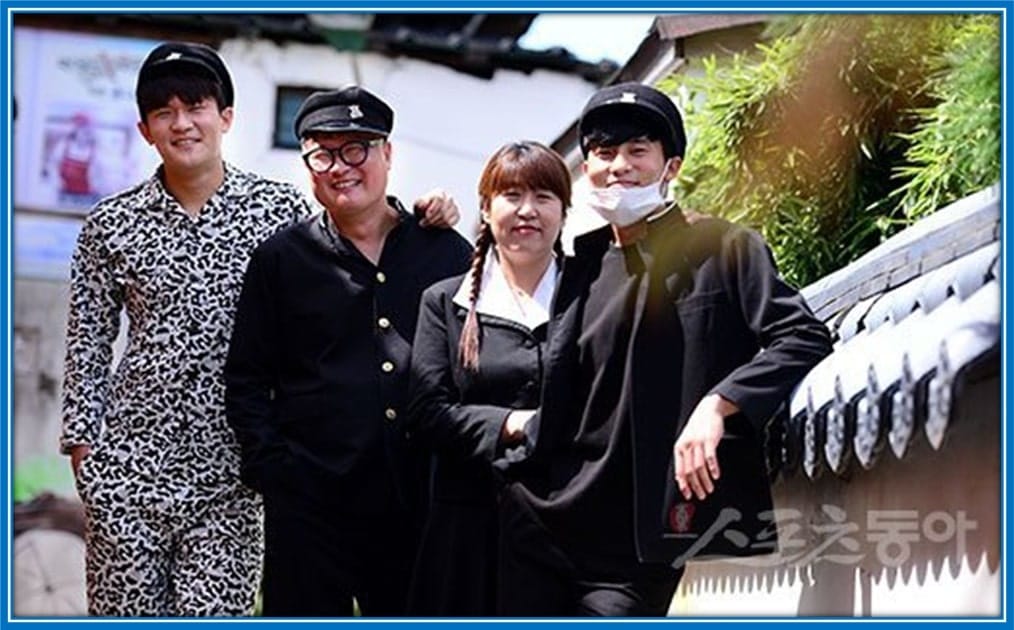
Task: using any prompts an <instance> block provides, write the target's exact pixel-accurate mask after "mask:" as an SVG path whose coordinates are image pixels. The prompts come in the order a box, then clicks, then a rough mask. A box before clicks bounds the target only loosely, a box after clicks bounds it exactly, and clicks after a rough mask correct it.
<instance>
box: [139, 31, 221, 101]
mask: <svg viewBox="0 0 1014 630" xmlns="http://www.w3.org/2000/svg"><path fill="white" fill-rule="evenodd" d="M187 74H200V75H203V76H206V77H208V78H210V79H211V80H213V81H215V82H216V83H218V84H219V85H220V86H221V87H222V96H223V98H224V99H225V103H224V105H225V107H232V105H233V102H234V99H235V93H234V91H233V87H232V78H231V77H230V76H229V70H228V68H226V66H225V62H224V61H222V58H221V57H219V55H218V53H217V52H215V49H214V48H211V47H210V46H205V45H204V44H195V43H192V42H166V43H164V44H160V45H159V46H157V47H156V48H155V49H154V50H152V51H151V52H150V53H148V56H147V57H146V58H145V59H144V61H143V62H142V63H141V69H140V70H139V71H138V73H137V85H138V87H140V86H141V84H143V83H147V82H149V81H153V80H157V79H160V78H163V77H166V76H172V75H187Z"/></svg>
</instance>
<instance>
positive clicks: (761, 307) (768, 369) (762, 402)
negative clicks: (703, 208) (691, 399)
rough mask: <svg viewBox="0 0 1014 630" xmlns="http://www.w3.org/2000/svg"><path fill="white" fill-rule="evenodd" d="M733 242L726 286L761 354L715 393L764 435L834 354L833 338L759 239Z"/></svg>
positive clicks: (742, 235) (748, 235) (739, 237)
mask: <svg viewBox="0 0 1014 630" xmlns="http://www.w3.org/2000/svg"><path fill="white" fill-rule="evenodd" d="M729 239H730V240H729V242H727V243H726V256H725V259H724V260H725V270H724V271H725V274H726V278H727V286H729V287H730V290H731V291H732V292H733V294H734V295H736V297H737V299H738V301H739V308H740V310H741V312H742V316H743V319H744V321H745V322H746V324H747V326H748V327H749V328H750V330H751V331H752V333H753V334H754V336H755V337H756V339H757V343H758V345H759V346H760V348H761V351H760V352H759V353H758V354H757V355H756V356H755V357H754V358H753V359H752V360H751V361H749V362H748V363H746V364H744V365H742V366H740V367H739V368H737V369H735V370H733V371H732V372H731V373H730V374H729V375H728V376H726V377H725V378H724V379H722V381H721V382H720V383H718V385H716V386H715V387H714V388H713V389H712V390H711V393H717V394H719V395H721V396H723V397H724V398H727V399H728V400H730V401H732V402H733V403H735V404H736V405H737V406H738V407H739V408H740V410H741V411H742V412H743V413H744V414H745V415H746V416H747V418H749V420H750V422H751V424H753V426H754V427H755V428H757V429H758V430H760V429H762V428H763V425H764V424H766V423H767V421H768V420H769V419H770V418H771V416H772V415H773V414H774V413H775V411H776V410H777V408H778V405H779V404H781V403H782V402H783V401H784V400H785V399H786V398H787V397H788V396H789V394H790V393H791V392H792V390H793V388H795V386H796V385H797V384H798V383H799V381H800V380H802V378H803V377H804V376H806V374H807V372H809V371H810V369H812V368H813V367H814V366H815V365H816V364H817V363H819V362H820V360H821V359H823V358H824V357H825V356H827V355H828V354H830V353H831V338H830V334H829V333H828V331H827V327H825V326H824V324H823V323H822V322H821V321H820V320H818V319H817V318H816V317H815V316H814V315H813V313H812V312H811V311H810V308H809V307H808V306H807V305H806V302H805V301H804V300H803V297H802V296H801V295H800V294H799V292H798V291H796V290H795V289H794V288H792V287H790V286H789V285H788V284H786V283H785V282H784V281H783V280H782V279H781V277H779V275H778V270H777V269H776V267H775V262H774V258H773V257H772V255H771V251H770V250H769V249H768V247H767V245H766V244H765V243H764V241H763V239H762V238H761V237H760V235H759V234H757V233H756V232H753V231H750V230H735V231H734V232H732V233H731V235H730V236H729Z"/></svg>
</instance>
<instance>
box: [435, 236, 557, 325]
mask: <svg viewBox="0 0 1014 630" xmlns="http://www.w3.org/2000/svg"><path fill="white" fill-rule="evenodd" d="M557 269H558V266H557V263H556V258H553V259H552V260H551V261H550V262H549V266H548V267H547V268H546V272H545V273H543V274H542V279H540V280H539V284H538V286H536V287H535V293H534V294H533V295H532V296H528V295H525V293H524V292H523V291H515V290H514V289H513V288H512V287H511V285H510V283H509V282H507V276H505V275H504V272H503V268H502V267H501V266H500V263H499V261H498V260H497V257H496V256H495V255H494V254H493V250H492V248H490V251H489V253H487V254H486V263H485V265H483V269H482V287H481V289H480V290H479V299H478V301H477V302H476V304H475V310H476V312H478V313H482V314H483V315H491V316H493V317H499V318H501V319H506V320H508V321H512V322H515V323H518V324H521V325H522V326H525V327H526V328H528V329H529V330H535V329H536V328H538V327H539V326H541V325H542V324H545V323H546V322H548V321H549V308H550V304H551V303H552V300H553V292H554V291H556V276H557ZM471 293H472V276H471V275H467V276H465V279H464V280H463V281H462V282H461V286H460V287H458V291H457V293H455V294H454V303H455V304H457V305H459V306H461V307H463V308H469V307H470V306H471V301H470V300H469V296H470V295H471Z"/></svg>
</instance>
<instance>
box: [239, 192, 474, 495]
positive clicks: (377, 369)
mask: <svg viewBox="0 0 1014 630" xmlns="http://www.w3.org/2000/svg"><path fill="white" fill-rule="evenodd" d="M389 203H391V204H392V206H394V207H396V208H397V210H398V214H399V219H400V221H399V223H398V225H396V226H395V227H394V228H393V229H392V230H391V232H390V233H389V234H388V236H387V239H386V241H385V244H384V249H383V251H382V253H381V256H380V260H379V261H378V263H377V264H374V263H372V262H371V261H370V260H368V259H367V258H366V257H365V256H363V255H362V254H361V253H360V252H359V250H358V249H356V247H355V246H354V245H353V244H352V243H351V242H350V241H348V240H347V239H345V238H344V237H342V236H341V235H340V234H338V233H337V232H336V231H333V229H331V228H330V227H329V223H328V221H327V220H326V217H322V216H317V217H314V218H312V219H309V220H307V221H304V222H302V223H300V224H298V225H295V226H293V227H291V228H289V229H286V230H284V231H282V232H280V233H279V234H277V235H276V236H275V237H273V238H271V239H269V240H268V241H266V242H265V243H264V244H263V245H262V246H260V247H258V248H257V250H256V251H255V252H254V254H253V257H252V259H251V261H250V266H249V268H248V270H247V274H246V278H245V280H244V285H243V290H242V293H241V295H240V301H239V307H238V310H237V315H236V325H235V328H234V332H233V337H232V343H231V346H230V351H229V359H228V361H227V364H226V383H227V391H226V408H227V415H228V420H229V423H230V424H231V425H232V427H233V428H234V429H235V431H236V435H237V438H238V439H239V442H240V445H241V448H242V451H243V464H242V477H243V480H244V481H245V482H246V483H248V484H250V485H251V486H252V487H254V488H258V489H262V490H263V485H264V481H265V478H268V479H270V477H271V475H272V474H273V471H272V467H273V466H279V465H285V463H286V462H291V461H293V460H295V461H298V462H300V465H301V466H302V467H303V469H304V470H313V471H314V474H317V473H319V474H324V475H326V476H327V477H328V478H330V479H332V480H333V481H334V483H335V490H336V492H341V493H343V494H344V495H346V496H348V497H349V498H350V500H349V501H348V505H349V508H350V509H351V510H358V511H363V512H376V511H386V510H388V509H389V508H391V507H392V505H393V504H392V500H394V496H395V494H394V493H395V492H396V491H397V492H400V493H401V494H402V496H400V497H399V498H398V500H399V501H401V502H406V501H410V497H406V496H404V493H405V492H406V486H411V485H413V484H415V483H417V480H412V479H410V478H409V477H411V476H412V475H413V474H414V471H412V470H408V469H407V468H406V467H405V464H406V463H407V462H408V461H409V460H410V459H411V458H409V457H408V456H406V450H405V447H404V436H402V435H401V434H400V432H399V431H398V430H397V424H396V423H395V422H393V420H395V419H396V418H397V417H398V416H399V415H401V414H402V413H403V412H404V406H405V403H406V400H405V396H406V394H407V388H408V382H407V381H408V368H409V360H410V354H411V340H412V338H413V336H414V334H415V326H416V317H417V315H418V311H419V300H420V297H421V295H422V292H423V290H424V289H426V288H427V287H428V286H429V285H431V284H433V283H434V282H436V281H437V280H441V279H443V278H446V277H449V276H452V275H456V274H460V273H462V272H464V271H465V269H466V268H467V266H468V261H469V257H470V253H471V247H470V245H469V244H468V242H467V241H466V240H465V239H463V238H462V237H461V236H459V235H458V234H457V233H456V232H454V231H453V230H427V229H422V228H420V227H419V225H418V223H417V222H416V219H415V218H414V217H412V216H411V215H409V214H408V213H407V212H405V211H404V209H402V207H401V205H400V204H398V202H397V200H395V199H393V198H390V199H389ZM392 481H393V482H394V486H392V483H391V482H392Z"/></svg>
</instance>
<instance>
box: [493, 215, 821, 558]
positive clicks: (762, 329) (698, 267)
mask: <svg viewBox="0 0 1014 630" xmlns="http://www.w3.org/2000/svg"><path fill="white" fill-rule="evenodd" d="M611 240H612V231H611V228H609V227H606V228H603V229H601V230H598V231H596V232H593V233H591V234H588V235H585V236H583V237H580V238H579V239H577V241H576V242H575V256H574V257H572V258H569V259H567V261H566V263H565V265H564V270H563V274H562V276H561V279H560V283H559V286H558V288H557V295H556V300H555V303H554V307H553V316H552V319H551V321H550V324H549V342H548V349H547V353H546V362H547V367H546V377H545V381H544V383H543V388H542V398H541V405H540V411H539V414H538V415H537V416H536V418H535V419H534V420H533V423H532V424H531V425H530V428H531V435H532V436H533V439H534V444H530V445H529V447H528V451H527V452H526V453H525V454H524V455H525V456H524V457H515V458H508V459H509V460H510V459H513V461H511V462H510V468H511V470H512V472H513V473H514V474H516V475H518V476H519V477H520V479H521V484H520V485H521V486H522V489H523V490H524V494H526V495H527V496H528V499H529V502H530V503H532V504H533V507H534V508H535V509H536V512H539V511H540V510H564V511H565V510H566V509H567V507H566V506H567V501H568V498H569V497H568V490H567V488H566V487H565V488H559V487H552V486H553V485H554V484H555V485H559V482H558V480H557V481H552V482H549V483H548V485H547V480H549V479H551V478H552V476H553V475H552V474H551V468H552V467H553V466H554V464H555V465H556V470H557V471H558V470H560V469H561V468H565V467H566V466H567V465H568V464H567V463H564V464H562V466H561V464H559V462H561V461H565V460H567V458H568V457H573V458H577V457H578V456H577V455H574V454H573V453H570V451H569V442H570V438H571V436H572V435H573V433H574V430H575V429H574V426H573V422H574V420H573V409H574V401H573V400H571V397H570V395H571V393H572V392H575V391H582V388H581V387H580V385H579V380H578V379H579V378H580V374H579V371H578V370H577V369H576V365H577V360H578V356H577V349H578V345H577V342H578V338H579V336H580V334H581V332H582V331H581V330H580V327H581V322H582V317H583V308H584V304H585V302H586V300H587V293H588V288H589V286H590V285H591V284H592V282H593V281H594V279H595V278H596V277H597V275H598V273H599V268H600V265H601V262H602V257H603V255H604V254H605V252H606V250H607V248H608V247H610V246H611V245H610V243H611ZM629 258H630V259H631V260H632V262H631V264H643V265H645V267H646V269H647V273H645V274H644V278H645V280H643V281H642V285H641V287H640V289H639V294H638V298H637V299H638V305H637V309H636V315H635V319H636V320H637V321H635V322H634V323H633V325H634V327H635V329H636V330H638V331H640V332H639V333H637V334H638V335H640V338H639V339H638V340H637V342H635V344H634V345H633V346H632V348H633V350H632V351H631V353H630V354H628V355H627V357H626V361H627V369H628V370H630V374H631V375H632V376H631V378H630V382H632V383H635V384H636V386H637V391H635V392H633V395H632V396H630V397H629V399H630V400H632V401H633V402H632V408H631V409H629V414H628V416H627V417H629V418H631V419H632V420H631V432H630V434H631V447H632V456H633V462H634V465H633V466H634V470H633V479H634V487H633V488H631V493H632V494H633V496H634V515H633V518H634V521H635V523H634V531H635V532H636V541H635V544H636V548H637V553H638V556H639V558H640V560H641V561H643V562H659V561H662V562H671V561H672V559H673V558H674V557H676V555H678V553H679V552H678V551H675V550H674V549H673V548H671V547H669V546H667V545H666V544H663V542H662V541H663V519H662V518H660V517H659V515H660V514H661V513H662V506H663V503H664V497H665V494H666V491H667V485H668V488H669V491H670V492H671V489H672V485H673V482H672V480H671V475H672V446H673V443H674V441H675V439H676V437H677V436H678V435H679V432H680V431H681V430H682V427H683V424H684V423H685V422H686V420H687V419H688V417H689V416H690V413H691V412H692V411H693V409H694V407H695V406H696V405H697V403H698V402H699V401H700V400H701V398H703V397H704V396H705V395H707V394H709V393H718V394H720V395H722V396H723V397H725V398H727V399H729V400H730V401H732V402H734V403H735V404H736V405H737V406H738V407H739V408H740V410H741V411H742V413H743V415H744V416H745V418H746V420H748V421H749V423H750V425H752V427H753V430H754V432H755V433H756V434H757V435H760V434H761V431H762V430H763V428H764V426H765V425H766V423H767V422H768V421H769V420H770V418H771V417H772V415H773V414H774V412H775V411H776V409H777V408H778V406H779V405H780V404H781V403H782V402H783V401H784V400H785V399H786V398H787V396H788V395H789V393H790V392H791V390H792V389H793V388H794V387H795V385H796V384H797V383H798V382H799V380H801V379H802V377H803V376H804V375H805V374H806V373H807V372H808V371H809V370H810V368H812V367H813V366H814V365H815V364H816V363H817V362H819V361H820V360H821V359H822V358H823V357H824V356H826V355H827V354H828V353H829V352H830V351H831V344H830V337H829V334H828V332H827V329H826V328H825V327H824V325H823V324H822V323H821V322H820V321H819V320H817V319H816V318H815V317H814V316H813V314H812V313H811V312H810V310H809V308H808V307H807V306H806V304H805V302H804V301H803V299H802V297H801V296H800V295H799V294H798V292H797V291H795V290H794V289H792V288H791V287H789V286H788V285H786V284H785V283H784V282H783V281H782V280H781V279H780V278H779V276H778V274H777V270H776V269H775V265H774V261H773V259H772V256H771V254H770V251H769V250H768V248H767V246H766V245H765V244H764V242H763V240H762V239H761V237H760V236H759V235H758V234H756V233H755V232H753V231H750V230H747V229H744V228H741V227H738V226H735V225H733V224H730V223H728V222H726V221H722V220H718V219H705V220H701V221H699V222H696V223H694V224H693V225H689V224H688V223H687V222H686V220H685V219H684V218H683V216H682V213H681V212H679V210H678V209H677V210H674V211H670V212H668V213H666V214H665V215H663V216H662V217H660V218H659V219H657V220H655V221H652V222H651V223H649V234H648V236H647V238H646V239H645V241H642V242H641V243H638V244H637V245H635V246H633V247H632V248H631V249H630V251H629ZM673 309H674V310H675V312H676V315H677V317H676V318H675V319H674V318H672V316H671V312H672V310H673ZM653 314H660V315H658V316H656V315H653ZM654 319H658V320H664V321H666V322H673V321H676V322H678V324H677V325H678V326H679V327H680V328H681V330H679V331H677V334H676V335H674V336H675V337H676V338H677V339H678V342H679V344H680V345H681V346H682V352H676V353H672V354H673V356H669V355H666V356H659V355H658V353H657V352H653V351H652V350H653V347H652V334H651V332H650V331H651V329H652V326H653V325H654V324H655V323H656V322H655V321H653V320H654ZM670 337H673V335H670ZM762 350H763V351H762ZM616 351H617V352H625V351H626V348H618V349H617V350H616ZM660 375H661V376H660ZM666 379H667V380H666ZM647 383H651V385H645V384H647ZM578 404H580V401H578ZM659 410H673V411H674V412H675V413H659ZM661 417H665V420H664V421H660V420H659V419H660V418H661ZM727 426H728V425H727ZM719 463H720V464H721V463H722V462H719ZM756 474H757V475H766V471H764V470H758V471H757V473H756ZM578 485H579V484H574V486H573V487H576V486H578ZM568 487H570V486H568ZM614 507H615V506H603V509H611V508H614ZM559 534H561V535H563V536H566V532H560V533H559Z"/></svg>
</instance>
